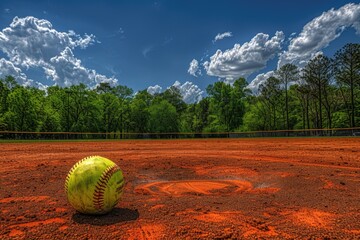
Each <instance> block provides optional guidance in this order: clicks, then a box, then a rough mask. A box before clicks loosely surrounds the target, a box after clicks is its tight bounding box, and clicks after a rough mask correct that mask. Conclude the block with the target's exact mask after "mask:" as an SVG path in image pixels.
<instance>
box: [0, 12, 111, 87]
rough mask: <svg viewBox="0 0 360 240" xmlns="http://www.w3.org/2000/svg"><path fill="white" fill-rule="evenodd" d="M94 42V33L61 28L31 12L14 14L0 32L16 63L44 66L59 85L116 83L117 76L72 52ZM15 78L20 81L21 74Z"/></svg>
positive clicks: (0, 44)
mask: <svg viewBox="0 0 360 240" xmlns="http://www.w3.org/2000/svg"><path fill="white" fill-rule="evenodd" d="M95 42H96V40H95V36H94V35H92V34H90V35H88V34H85V35H84V36H80V35H78V34H76V33H75V32H74V31H72V30H70V31H68V32H60V31H57V30H56V29H54V28H53V26H52V24H51V23H50V22H49V21H47V20H45V19H37V18H35V17H32V16H28V17H25V18H19V17H15V18H14V19H13V21H12V23H11V24H10V26H9V27H7V28H5V29H3V30H2V31H1V32H0V50H1V51H2V52H3V53H5V55H6V56H7V58H8V60H9V61H10V62H11V63H13V65H14V66H16V67H17V68H18V69H20V70H23V69H29V68H42V69H43V70H44V73H45V74H46V76H47V77H48V78H50V79H51V80H53V81H54V83H55V84H57V85H59V86H69V85H72V84H78V83H84V84H87V85H89V86H90V87H94V86H95V85H96V84H98V83H100V82H109V83H111V84H116V82H117V79H114V78H107V77H106V76H103V75H100V74H97V73H96V71H95V70H91V69H87V68H85V67H84V66H82V65H81V61H80V60H79V59H77V58H76V57H75V56H74V55H73V52H72V50H73V49H75V48H80V49H85V48H87V47H88V46H90V45H92V44H94V43H95ZM63 67H65V69H63ZM16 79H17V80H18V81H21V78H19V77H17V78H16ZM38 84H40V83H38Z"/></svg>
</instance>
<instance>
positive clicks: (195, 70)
mask: <svg viewBox="0 0 360 240" xmlns="http://www.w3.org/2000/svg"><path fill="white" fill-rule="evenodd" d="M188 73H189V74H190V75H193V76H194V77H197V76H198V75H201V70H200V69H199V62H198V61H197V60H196V59H193V60H192V61H191V62H190V66H189V69H188Z"/></svg>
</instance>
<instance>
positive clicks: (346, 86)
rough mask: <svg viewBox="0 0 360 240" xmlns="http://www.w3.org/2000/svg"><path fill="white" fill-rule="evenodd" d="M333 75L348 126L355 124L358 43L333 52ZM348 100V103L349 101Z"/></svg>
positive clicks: (359, 77)
mask: <svg viewBox="0 0 360 240" xmlns="http://www.w3.org/2000/svg"><path fill="white" fill-rule="evenodd" d="M334 66H335V68H334V69H335V77H336V80H337V83H338V85H339V86H340V90H341V93H342V96H343V100H344V103H345V106H346V109H347V114H348V116H349V125H350V127H355V126H356V121H355V119H356V118H355V115H356V111H355V109H356V103H355V99H357V98H358V97H357V95H356V89H359V88H360V44H353V43H349V44H346V45H345V46H344V47H343V48H342V49H340V50H338V51H337V52H336V53H335V64H334ZM348 96H349V97H350V101H348ZM349 102H350V103H349Z"/></svg>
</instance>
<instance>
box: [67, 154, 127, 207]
mask: <svg viewBox="0 0 360 240" xmlns="http://www.w3.org/2000/svg"><path fill="white" fill-rule="evenodd" d="M123 188H124V178H123V174H122V171H121V169H120V168H119V167H118V166H117V165H116V164H115V163H114V162H112V161H111V160H109V159H107V158H104V157H100V156H91V157H87V158H84V159H82V160H80V161H79V162H77V163H76V164H75V165H74V166H73V167H72V168H71V170H70V171H69V173H68V175H67V177H66V180H65V193H66V196H67V199H68V201H69V202H70V204H71V205H72V206H73V207H74V208H75V209H76V210H77V211H79V212H81V213H85V214H105V213H108V212H110V211H111V210H112V209H113V208H114V207H115V206H116V205H117V204H118V202H119V201H120V198H121V196H122V193H123Z"/></svg>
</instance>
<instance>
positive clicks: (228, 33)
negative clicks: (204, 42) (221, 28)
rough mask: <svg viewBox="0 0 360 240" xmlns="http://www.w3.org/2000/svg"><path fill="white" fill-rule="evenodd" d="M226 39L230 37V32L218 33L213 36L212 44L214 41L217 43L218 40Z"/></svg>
mask: <svg viewBox="0 0 360 240" xmlns="http://www.w3.org/2000/svg"><path fill="white" fill-rule="evenodd" d="M226 37H232V33H231V32H224V33H218V34H217V35H216V36H215V38H214V40H213V43H215V42H216V41H219V40H223V39H224V38H226Z"/></svg>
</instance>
